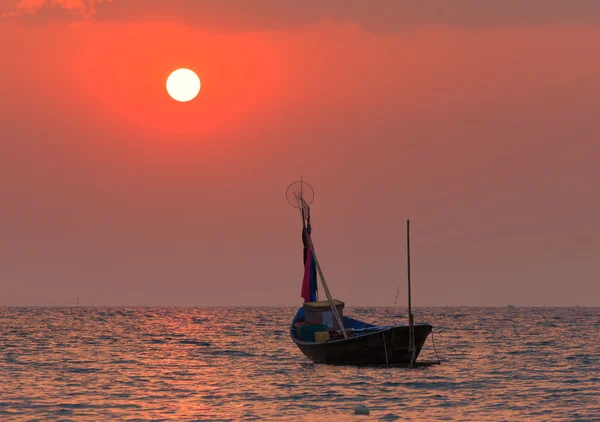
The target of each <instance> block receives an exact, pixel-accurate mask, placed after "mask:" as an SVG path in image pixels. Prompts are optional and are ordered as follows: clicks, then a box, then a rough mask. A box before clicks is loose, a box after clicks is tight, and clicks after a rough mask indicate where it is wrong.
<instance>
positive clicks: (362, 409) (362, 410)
mask: <svg viewBox="0 0 600 422" xmlns="http://www.w3.org/2000/svg"><path fill="white" fill-rule="evenodd" d="M354 414H355V415H368V414H369V409H368V408H367V406H365V405H364V404H359V405H358V406H356V407H355V408H354Z"/></svg>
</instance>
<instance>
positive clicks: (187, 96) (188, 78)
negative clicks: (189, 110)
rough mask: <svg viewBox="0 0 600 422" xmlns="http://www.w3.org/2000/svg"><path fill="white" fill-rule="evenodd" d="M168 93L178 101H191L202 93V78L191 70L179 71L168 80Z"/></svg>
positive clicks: (174, 72) (173, 73)
mask: <svg viewBox="0 0 600 422" xmlns="http://www.w3.org/2000/svg"><path fill="white" fill-rule="evenodd" d="M167 92H168V93H169V95H170V96H171V98H173V99H174V100H176V101H179V102H182V103H185V102H187V101H191V100H193V99H194V98H196V96H197V95H198V93H199V92H200V78H199V77H198V75H196V74H195V73H194V72H193V71H192V70H190V69H184V68H182V69H177V70H174V71H173V72H171V74H170V75H169V77H168V78H167Z"/></svg>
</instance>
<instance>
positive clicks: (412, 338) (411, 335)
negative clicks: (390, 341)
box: [406, 220, 416, 367]
mask: <svg viewBox="0 0 600 422" xmlns="http://www.w3.org/2000/svg"><path fill="white" fill-rule="evenodd" d="M406 258H407V268H408V336H409V337H408V353H409V354H410V366H411V367H412V366H413V365H414V363H415V352H416V350H415V326H414V320H413V314H412V301H411V291H410V220H406Z"/></svg>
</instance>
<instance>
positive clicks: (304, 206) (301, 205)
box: [288, 178, 348, 339]
mask: <svg viewBox="0 0 600 422" xmlns="http://www.w3.org/2000/svg"><path fill="white" fill-rule="evenodd" d="M295 183H298V182H295ZM304 183H306V182H304V179H303V178H301V179H300V196H298V194H296V193H294V197H295V199H296V203H297V208H299V209H300V214H301V216H302V228H303V230H304V233H305V235H306V239H307V241H308V246H309V247H310V251H311V253H312V259H313V260H314V261H315V266H316V268H317V274H318V275H319V278H320V279H321V284H322V285H323V290H325V294H326V295H327V301H328V302H329V306H330V307H331V311H332V312H333V315H334V317H335V319H336V321H337V323H338V325H339V326H340V328H341V329H342V334H343V335H344V338H346V339H347V338H348V333H346V329H345V328H344V321H343V320H342V318H341V316H340V314H339V312H338V310H337V308H336V307H335V304H334V302H333V297H332V296H331V292H330V291H329V287H328V286H327V281H326V280H325V276H324V275H323V270H322V269H321V265H319V260H318V259H317V255H316V253H315V246H314V245H313V242H312V236H311V234H310V230H309V229H308V227H310V220H309V219H310V207H309V204H307V203H306V201H305V200H304V197H303V189H302V188H303V185H304ZM292 185H293V183H292ZM292 185H290V186H288V190H289V188H290V187H291V186H292ZM308 186H310V185H308ZM311 189H312V188H311ZM288 202H290V204H292V202H291V201H290V199H289V198H288ZM292 205H293V204H292ZM304 209H306V214H305V212H304ZM307 222H308V227H307Z"/></svg>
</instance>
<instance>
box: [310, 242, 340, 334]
mask: <svg viewBox="0 0 600 422" xmlns="http://www.w3.org/2000/svg"><path fill="white" fill-rule="evenodd" d="M308 244H309V245H310V250H311V252H312V257H313V259H314V260H315V265H316V267H317V272H318V273H319V277H320V278H321V284H322V285H323V290H325V294H326V295H327V300H328V301H329V305H330V306H331V310H332V312H333V315H334V316H335V319H336V320H337V323H338V325H339V326H340V327H341V328H342V334H343V335H344V338H348V334H347V333H346V329H345V328H344V321H343V320H342V318H341V317H340V314H339V312H338V310H337V308H336V307H335V304H334V303H333V298H332V297H331V293H330V292H329V287H327V282H326V281H325V276H324V275H323V271H322V270H321V266H320V265H319V261H318V260H317V255H316V254H315V247H314V246H313V243H312V239H311V237H310V234H309V235H308Z"/></svg>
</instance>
